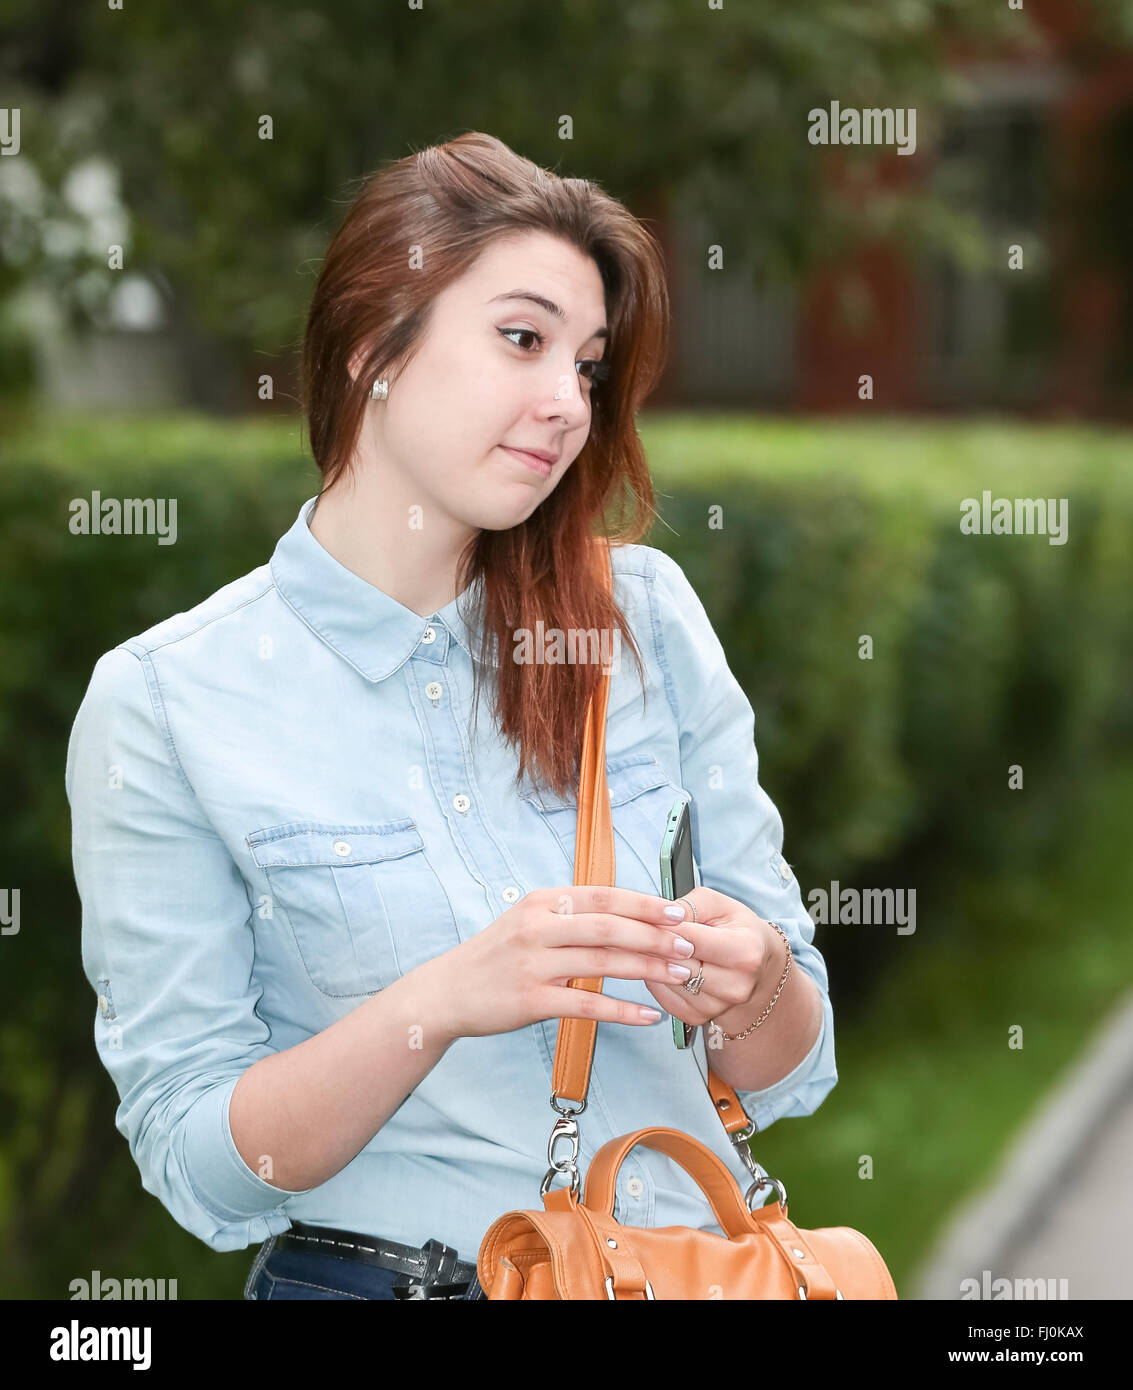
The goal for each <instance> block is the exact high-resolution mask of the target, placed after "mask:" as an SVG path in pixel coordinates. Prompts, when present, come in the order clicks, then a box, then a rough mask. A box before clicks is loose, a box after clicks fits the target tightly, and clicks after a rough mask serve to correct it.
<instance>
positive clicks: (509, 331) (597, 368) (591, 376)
mask: <svg viewBox="0 0 1133 1390" xmlns="http://www.w3.org/2000/svg"><path fill="white" fill-rule="evenodd" d="M496 331H497V332H498V333H500V334H502V336H503V337H505V338H507V339H509V340H510V339H511V338H513V337H514V338H524V337H526V338H534V339H535V342H536V343H537V345H538V348H541V347H542V346H543V343H544V342H545V339H544V337H543V335H542V333H538V332H536V331H535V329H534V328H499V329H497V330H496ZM515 346H516V347H517V348H519V350H520V351H521V352H524V353H527V354H528V355H530V354H531V353H533V352H535V351H537V350H538V348H525V347H521V346H520V344H519V343H516V344H515ZM574 365H575V367H576V368H577V367H589V368H590V371H589V373H588V374H583V380H584V381H587V382H589V383H590V384H591V385H592V386H593V385H597V383H598V382H600V381H605V380H606V379H607V378H608V377H609V375H610V364H609V363H608V362H606V361H604V360H603V359H602V358H600V357H586V358H583V359H582V360H581V361H579V362H576V363H575V364H574Z"/></svg>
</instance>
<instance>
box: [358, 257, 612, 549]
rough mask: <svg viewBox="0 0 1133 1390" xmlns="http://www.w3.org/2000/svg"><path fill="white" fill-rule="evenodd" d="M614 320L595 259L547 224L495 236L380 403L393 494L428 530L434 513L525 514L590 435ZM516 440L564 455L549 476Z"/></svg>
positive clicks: (382, 448)
mask: <svg viewBox="0 0 1133 1390" xmlns="http://www.w3.org/2000/svg"><path fill="white" fill-rule="evenodd" d="M516 291H525V292H527V293H529V294H532V295H537V296H540V297H541V298H542V299H544V300H546V301H548V302H549V303H551V304H553V305H557V306H558V308H559V309H560V310H561V311H562V314H561V317H560V316H559V315H557V314H556V313H555V312H554V310H552V309H548V308H546V307H544V306H542V305H540V304H537V303H534V302H533V301H532V300H531V299H525V298H513V297H511V296H512V294H513V292H516ZM605 328H606V305H605V295H604V291H603V285H602V278H601V276H600V275H599V273H598V267H597V266H596V265H595V263H594V262H593V261H592V260H591V259H590V258H589V257H587V256H584V255H583V254H582V253H581V252H580V251H578V250H576V249H575V247H573V246H571V245H568V244H567V243H566V242H564V241H560V240H559V239H558V238H557V237H552V236H550V235H548V234H547V233H544V232H524V233H521V234H518V235H515V236H509V237H508V238H507V239H506V240H500V241H497V242H495V243H493V244H492V245H491V246H490V247H489V248H488V249H487V250H486V251H485V252H484V253H483V255H482V256H481V257H480V258H479V260H477V261H476V262H475V264H474V265H473V266H472V267H471V268H470V269H469V270H468V271H467V272H466V273H465V274H464V276H463V277H462V278H461V279H460V280H457V281H455V282H454V283H453V284H451V285H450V286H449V287H448V289H446V290H445V291H444V292H443V293H442V294H440V295H439V296H438V297H437V299H436V300H435V301H434V303H433V306H432V313H431V317H430V320H429V323H428V325H427V327H426V330H425V335H424V341H423V342H422V343H421V344H420V345H419V347H418V350H417V353H416V356H415V357H414V358H413V360H412V361H411V362H410V363H409V365H408V366H407V367H406V368H405V369H404V371H402V372H401V373H400V375H399V374H398V373H397V372H396V371H394V372H392V373H391V374H390V388H389V397H388V399H387V400H385V401H377V402H372V403H371V404H370V406H369V416H370V428H372V429H373V431H374V435H375V440H376V442H377V445H378V452H379V454H380V456H381V458H382V459H383V462H384V467H385V469H387V470H390V473H391V475H392V476H390V478H389V481H390V482H391V483H392V484H393V487H392V489H391V502H392V501H394V499H395V498H402V497H408V498H411V499H412V501H415V502H418V503H419V504H420V506H421V508H422V516H421V520H422V524H423V525H425V526H428V525H429V521H430V518H432V517H438V518H440V519H442V520H443V521H446V522H447V523H448V524H450V525H451V524H452V523H456V524H457V526H458V527H460V526H468V527H471V528H474V529H480V528H486V529H488V530H506V529H507V528H509V527H512V526H515V525H517V524H518V523H520V522H522V521H524V520H525V519H526V518H527V517H528V516H530V514H531V513H532V512H533V511H534V510H535V508H536V507H537V506H538V505H539V504H540V503H541V502H542V501H543V500H544V498H546V497H548V496H550V494H551V493H552V492H553V491H554V490H555V488H556V487H557V486H558V485H559V482H560V480H561V479H562V477H563V474H564V473H565V472H566V470H567V469H568V468H569V467H570V466H571V464H572V463H573V462H574V460H575V458H576V457H577V456H578V454H579V452H580V450H581V449H582V447H583V445H584V444H585V443H586V439H587V436H588V435H589V433H590V412H591V399H590V397H591V390H592V387H591V382H590V379H589V378H590V377H591V376H592V375H593V374H594V372H595V371H596V368H595V365H594V364H595V362H596V361H599V360H601V359H602V358H603V357H604V355H605V348H606V343H605V339H604V337H603V336H602V334H603V331H604V330H605ZM597 370H600V369H597ZM599 389H601V388H599ZM505 446H510V447H512V448H518V449H524V448H526V449H537V450H545V451H547V452H548V453H549V454H550V455H552V456H553V458H554V462H553V463H552V464H551V466H550V469H549V471H547V472H541V471H536V470H533V469H532V468H531V467H530V466H529V465H528V464H527V463H526V462H524V461H523V459H522V458H517V457H516V456H515V455H514V454H511V453H508V452H507V448H506V447H505ZM412 501H411V503H410V505H412Z"/></svg>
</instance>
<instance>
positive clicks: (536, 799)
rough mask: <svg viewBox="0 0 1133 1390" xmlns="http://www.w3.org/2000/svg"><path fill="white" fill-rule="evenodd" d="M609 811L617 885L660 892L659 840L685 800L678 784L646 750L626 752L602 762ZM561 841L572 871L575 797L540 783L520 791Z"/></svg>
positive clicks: (575, 825) (576, 814) (576, 828)
mask: <svg viewBox="0 0 1133 1390" xmlns="http://www.w3.org/2000/svg"><path fill="white" fill-rule="evenodd" d="M606 782H607V784H608V786H609V789H610V816H611V819H612V820H613V822H614V857H615V860H616V864H615V869H616V874H617V884H618V887H619V888H633V889H636V890H638V891H639V892H643V893H656V894H657V895H660V893H661V840H662V838H663V836H664V834H665V826H666V825H667V824H668V819H669V812H670V811H671V810H672V809H673V805H674V803H675V802H676V801H678V800H679V801H688V800H689V799H690V798H689V794H688V792H686V791H685V790H684V789H683V787H679V786H677V784H676V783H675V782H673V781H671V780H670V778H669V774H668V773H667V772H666V771H665V769H664V768H663V767H662V766H661V764H660V763H659V762H658V761H657V759H656V758H654V757H653V755H652V754H651V753H630V754H626V755H624V756H623V757H620V758H615V759H612V760H610V761H608V762H607V763H606ZM521 795H522V796H523V798H524V800H525V801H527V802H528V803H529V804H530V805H531V807H532V809H533V810H534V811H535V812H536V813H537V814H538V816H539V818H540V819H541V820H542V821H543V823H544V824H545V825H546V826H547V828H548V829H549V830H550V831H551V832H552V833H553V834H554V836H555V837H556V839H557V840H558V841H559V844H560V845H561V846H562V851H563V854H564V855H565V856H566V861H567V864H568V865H569V866H570V869H571V874H570V876H569V877H568V878H567V879H566V880H564V881H565V882H568V883H569V882H570V881H571V878H572V877H573V872H574V850H575V840H576V836H577V832H578V798H577V796H574V797H570V798H567V797H562V796H559V795H558V794H557V793H555V792H553V791H551V790H549V789H544V788H537V789H531V790H528V791H524V792H522V793H521Z"/></svg>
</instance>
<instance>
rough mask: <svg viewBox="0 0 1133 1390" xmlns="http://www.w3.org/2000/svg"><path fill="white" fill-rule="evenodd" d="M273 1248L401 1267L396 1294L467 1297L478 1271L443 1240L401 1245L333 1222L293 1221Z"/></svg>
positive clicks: (394, 1267) (394, 1289)
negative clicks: (308, 1222)
mask: <svg viewBox="0 0 1133 1390" xmlns="http://www.w3.org/2000/svg"><path fill="white" fill-rule="evenodd" d="M274 1248H276V1249H293V1250H304V1251H306V1252H307V1253H308V1254H319V1255H331V1256H333V1257H334V1258H335V1259H339V1260H355V1261H357V1262H358V1263H359V1264H366V1265H373V1266H374V1267H375V1268H376V1269H396V1270H400V1271H401V1273H403V1274H405V1275H407V1276H408V1278H406V1279H404V1280H400V1281H399V1282H398V1283H396V1284H395V1285H394V1286H393V1296H394V1298H463V1297H464V1294H465V1292H466V1290H467V1289H468V1285H469V1284H470V1283H471V1282H472V1279H473V1276H474V1275H475V1273H476V1266H475V1265H474V1264H468V1263H467V1261H465V1260H461V1259H458V1258H457V1252H456V1251H455V1250H454V1249H453V1248H452V1247H451V1246H449V1245H446V1244H445V1243H444V1241H443V1240H427V1241H426V1242H425V1244H424V1245H423V1246H420V1247H418V1246H415V1245H399V1244H398V1242H397V1241H396V1240H382V1239H381V1238H380V1237H378V1236H369V1235H364V1234H362V1233H360V1232H358V1231H339V1230H336V1229H335V1228H334V1227H333V1226H308V1225H307V1224H306V1223H305V1222H302V1221H293V1222H292V1223H291V1229H290V1230H288V1231H284V1232H283V1233H282V1235H278V1236H276V1238H275V1247H274Z"/></svg>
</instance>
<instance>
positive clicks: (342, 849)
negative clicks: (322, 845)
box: [334, 840, 350, 859]
mask: <svg viewBox="0 0 1133 1390" xmlns="http://www.w3.org/2000/svg"><path fill="white" fill-rule="evenodd" d="M334 852H335V854H338V855H341V856H342V858H343V859H345V858H346V856H347V855H348V854H349V853H350V846H349V845H348V844H347V843H346V841H345V840H336V841H335V845H334Z"/></svg>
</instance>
